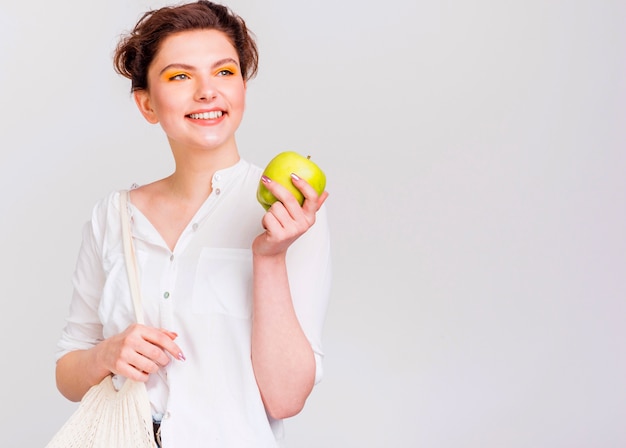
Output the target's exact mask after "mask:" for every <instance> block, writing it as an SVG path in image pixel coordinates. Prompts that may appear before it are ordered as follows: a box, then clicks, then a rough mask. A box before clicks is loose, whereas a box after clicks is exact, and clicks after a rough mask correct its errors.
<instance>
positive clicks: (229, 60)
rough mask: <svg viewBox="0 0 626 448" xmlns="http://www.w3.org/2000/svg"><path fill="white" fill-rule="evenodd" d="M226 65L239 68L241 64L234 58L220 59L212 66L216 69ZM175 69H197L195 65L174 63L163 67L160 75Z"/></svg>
mask: <svg viewBox="0 0 626 448" xmlns="http://www.w3.org/2000/svg"><path fill="white" fill-rule="evenodd" d="M224 64H235V65H236V66H237V67H239V63H238V62H237V61H236V60H235V59H233V58H224V59H220V60H219V61H215V63H214V64H213V65H212V66H211V68H212V69H216V68H218V67H219V66H221V65H224ZM173 68H177V69H182V70H189V71H192V70H194V69H195V67H194V66H193V65H188V64H181V63H177V62H175V63H173V64H168V65H166V66H165V67H163V69H162V70H161V71H160V72H159V75H162V74H163V73H165V72H166V71H167V70H171V69H173Z"/></svg>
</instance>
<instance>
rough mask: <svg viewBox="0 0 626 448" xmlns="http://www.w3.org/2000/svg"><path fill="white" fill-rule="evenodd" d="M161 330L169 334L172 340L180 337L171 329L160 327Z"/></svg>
mask: <svg viewBox="0 0 626 448" xmlns="http://www.w3.org/2000/svg"><path fill="white" fill-rule="evenodd" d="M159 330H160V331H161V332H163V333H164V334H165V335H167V336H168V337H169V338H170V339H171V340H172V341H173V340H174V339H176V338H177V337H178V333H176V332H174V331H169V330H166V329H165V328H159Z"/></svg>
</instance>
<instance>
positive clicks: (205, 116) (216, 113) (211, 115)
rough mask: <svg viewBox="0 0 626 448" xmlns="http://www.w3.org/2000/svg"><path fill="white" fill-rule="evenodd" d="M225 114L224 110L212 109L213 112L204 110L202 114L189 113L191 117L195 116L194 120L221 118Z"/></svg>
mask: <svg viewBox="0 0 626 448" xmlns="http://www.w3.org/2000/svg"><path fill="white" fill-rule="evenodd" d="M222 115H224V112H222V111H221V110H212V111H211V112H202V113H201V114H189V115H187V116H188V117H189V118H193V119H194V120H215V119H216V118H220V117H221V116H222Z"/></svg>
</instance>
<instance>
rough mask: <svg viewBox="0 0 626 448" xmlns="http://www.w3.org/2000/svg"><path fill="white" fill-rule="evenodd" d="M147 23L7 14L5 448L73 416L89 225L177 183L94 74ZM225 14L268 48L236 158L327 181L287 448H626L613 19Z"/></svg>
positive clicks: (614, 10)
mask: <svg viewBox="0 0 626 448" xmlns="http://www.w3.org/2000/svg"><path fill="white" fill-rule="evenodd" d="M162 4H164V3H163V2H150V1H147V0H141V1H139V0H132V1H122V0H108V1H102V2H90V1H78V0H58V1H55V2H51V1H44V0H34V1H32V2H16V1H13V2H8V1H6V0H3V2H2V3H1V4H0V64H1V66H2V70H0V103H1V105H0V110H1V112H0V113H1V119H0V129H1V135H2V140H3V143H2V145H1V150H0V161H1V167H2V176H0V191H2V196H1V198H0V217H1V221H0V226H1V228H0V248H2V252H3V253H2V258H1V263H2V269H0V275H1V299H0V300H1V302H0V303H1V306H2V311H1V312H0V335H1V339H0V340H1V341H2V343H3V347H2V350H1V354H0V358H1V359H2V369H1V372H2V373H1V375H2V377H1V378H2V380H1V381H0V403H2V404H1V406H0V439H1V440H2V445H3V446H8V447H43V446H44V445H45V443H46V442H47V441H48V439H49V438H50V437H51V436H52V434H53V433H54V432H55V431H56V430H57V429H58V428H59V427H60V425H61V424H62V422H63V421H64V420H65V419H66V418H67V417H68V416H69V414H70V413H71V412H72V411H73V409H74V408H75V405H74V404H71V403H69V402H67V401H66V400H65V399H64V398H62V397H61V395H60V394H59V393H58V392H57V390H56V387H55V382H54V352H55V350H56V341H57V339H58V337H59V335H60V331H61V329H62V327H63V325H64V319H65V316H66V313H67V311H68V305H69V300H70V295H71V290H72V286H71V275H72V271H73V269H74V263H75V258H76V255H77V251H78V247H79V244H80V230H81V227H82V225H83V224H84V222H85V221H86V220H87V219H88V218H89V215H90V212H91V208H92V207H93V205H94V204H95V202H96V201H97V200H98V199H100V198H101V197H102V196H103V195H105V194H107V193H108V192H110V191H112V190H115V189H120V188H127V187H128V186H130V184H131V183H133V182H137V183H140V184H141V183H146V182H149V181H152V180H155V179H157V178H160V177H163V176H166V175H167V174H169V172H170V170H171V169H172V160H171V156H170V153H169V149H168V147H167V146H166V143H165V139H164V137H163V134H162V132H161V130H160V128H158V127H153V126H151V125H149V124H147V123H146V122H145V121H144V120H143V118H141V116H140V114H139V112H138V111H137V110H136V107H135V105H134V103H133V102H132V99H131V97H130V94H129V84H128V82H127V81H126V80H125V79H122V78H121V77H119V76H118V75H116V74H115V73H114V71H113V69H112V64H111V52H112V50H113V47H114V45H115V42H116V39H117V36H118V35H119V34H120V33H121V32H123V31H125V30H127V29H129V28H130V27H131V26H132V25H133V24H134V22H135V21H136V19H137V18H138V17H139V14H140V13H141V12H143V11H144V10H145V9H147V8H151V7H156V6H159V5H162ZM228 4H229V5H230V6H231V7H232V8H233V9H234V10H235V11H237V12H238V13H240V14H242V15H243V16H244V18H246V20H247V22H248V25H249V27H250V28H251V29H252V30H253V31H254V32H255V34H256V35H257V38H258V43H259V47H260V51H261V65H260V73H259V76H258V77H257V78H256V79H255V80H253V81H252V82H250V84H249V87H248V105H247V115H246V116H245V118H244V121H243V124H242V126H241V128H240V132H239V136H238V141H239V147H240V152H241V154H242V155H243V156H244V157H245V158H247V159H248V160H250V161H252V162H254V163H256V164H258V165H264V164H265V163H266V162H267V161H269V159H270V158H271V157H272V156H273V155H275V154H276V153H278V152H280V151H283V150H296V151H299V152H303V153H307V154H311V155H312V156H313V158H314V160H316V161H317V162H318V163H319V164H320V166H322V168H324V169H325V171H326V172H327V175H328V179H329V182H328V190H329V191H330V194H331V195H330V198H329V200H328V207H329V211H330V217H331V226H332V234H333V251H334V266H335V274H334V283H333V290H332V302H331V305H330V308H329V312H328V319H327V322H326V329H325V336H324V343H325V351H326V360H325V377H324V380H323V381H322V383H320V384H319V385H318V386H317V387H316V389H315V390H314V392H313V394H312V396H311V397H310V399H309V401H308V403H307V407H306V408H305V410H304V411H303V412H302V413H301V414H300V415H299V416H297V417H294V418H292V419H290V420H289V421H287V426H286V430H287V440H288V441H289V442H290V444H289V446H291V447H297V448H313V447H315V448H320V447H324V448H346V447H347V448H350V447H360V448H370V447H371V448H373V447H381V448H382V447H427V448H460V447H463V448H485V447H498V448H500V447H507V448H517V447H520V448H522V447H524V448H526V447H533V448H556V447H562V448H575V447H581V448H583V447H585V448H586V447H594V448H599V447H602V448H617V447H624V446H626V425H624V422H626V350H625V348H624V341H625V340H626V326H625V325H624V317H625V315H626V201H625V193H626V176H625V174H626V151H625V149H626V58H625V55H626V3H625V2H624V1H622V0H614V1H608V0H607V1H603V0H587V1H584V0H573V1H572V0H570V1H564V0H554V1H549V0H548V1H546V0H541V1H539V0H529V1H517V2H513V1H496V0H476V1H472V2H466V1H461V0H451V1H446V2H443V1H439V2H437V1H426V0H388V1H386V2H374V1H372V0H361V1H357V0H319V1H315V2H295V1H289V0H269V1H263V2H259V1H253V0H234V1H232V2H230V3H228Z"/></svg>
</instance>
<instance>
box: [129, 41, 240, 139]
mask: <svg viewBox="0 0 626 448" xmlns="http://www.w3.org/2000/svg"><path fill="white" fill-rule="evenodd" d="M245 93H246V84H245V81H244V79H243V76H242V73H241V70H240V67H239V57H238V55H237V51H236V50H235V48H234V47H233V45H232V44H231V43H230V41H229V40H228V38H227V37H226V35H225V34H224V33H222V32H221V31H217V30H193V31H183V32H180V33H176V34H172V35H170V36H168V37H167V38H166V39H164V40H163V42H162V43H161V46H160V49H159V51H158V52H157V54H156V56H155V58H154V60H153V61H152V64H151V65H150V67H149V69H148V89H147V90H139V91H136V92H135V101H136V102H137V105H138V107H139V109H140V111H141V112H142V114H143V115H144V117H145V118H146V119H147V120H148V121H149V122H150V123H160V124H161V127H162V128H163V130H164V131H165V133H166V134H167V137H168V139H169V141H170V145H171V146H172V149H173V150H174V151H176V150H179V149H185V148H194V149H224V148H226V149H234V150H235V151H236V146H235V131H236V130H237V128H238V127H239V124H240V123H241V119H242V117H243V111H244V108H245Z"/></svg>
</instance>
